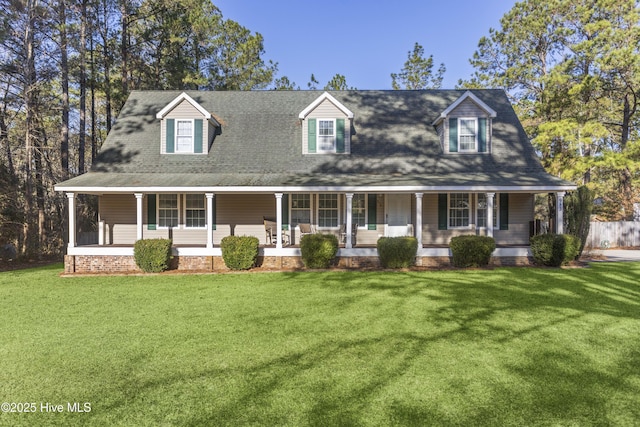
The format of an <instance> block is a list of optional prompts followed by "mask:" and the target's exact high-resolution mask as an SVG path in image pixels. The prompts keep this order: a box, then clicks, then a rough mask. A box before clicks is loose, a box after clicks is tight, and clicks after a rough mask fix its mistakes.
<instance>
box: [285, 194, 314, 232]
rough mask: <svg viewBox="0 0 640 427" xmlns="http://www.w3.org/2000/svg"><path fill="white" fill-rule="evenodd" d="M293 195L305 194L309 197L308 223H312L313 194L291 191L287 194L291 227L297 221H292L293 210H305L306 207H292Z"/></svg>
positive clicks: (294, 225) (296, 223)
mask: <svg viewBox="0 0 640 427" xmlns="http://www.w3.org/2000/svg"><path fill="white" fill-rule="evenodd" d="M295 196H307V197H309V208H308V210H309V224H313V195H312V194H311V193H292V194H291V195H290V196H289V223H290V225H291V227H296V226H297V225H298V224H300V223H298V222H294V218H293V212H294V211H304V210H307V208H294V207H293V199H294V198H295Z"/></svg>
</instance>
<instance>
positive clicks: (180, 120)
mask: <svg viewBox="0 0 640 427" xmlns="http://www.w3.org/2000/svg"><path fill="white" fill-rule="evenodd" d="M156 118H158V119H160V152H161V153H162V154H207V151H208V149H209V147H210V145H211V143H212V141H213V138H215V135H216V128H220V123H219V122H218V121H217V120H216V119H215V118H214V117H213V116H212V115H211V113H210V112H208V111H207V110H206V109H205V108H203V107H202V106H201V105H200V104H198V103H197V102H196V101H195V100H194V99H193V98H191V97H190V96H189V95H187V94H186V93H184V92H182V93H181V94H180V95H179V96H177V97H176V98H174V99H173V101H171V102H170V103H169V104H167V105H166V106H165V107H164V108H163V109H162V110H160V111H159V112H158V113H157V114H156Z"/></svg>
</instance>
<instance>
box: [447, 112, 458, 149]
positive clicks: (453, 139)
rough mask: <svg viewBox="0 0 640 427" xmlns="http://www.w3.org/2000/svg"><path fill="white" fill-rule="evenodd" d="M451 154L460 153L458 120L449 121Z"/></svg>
mask: <svg viewBox="0 0 640 427" xmlns="http://www.w3.org/2000/svg"><path fill="white" fill-rule="evenodd" d="M449 152H451V153H457V152H458V119H453V118H452V119H449Z"/></svg>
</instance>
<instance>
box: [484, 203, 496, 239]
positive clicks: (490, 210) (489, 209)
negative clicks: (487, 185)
mask: <svg viewBox="0 0 640 427" xmlns="http://www.w3.org/2000/svg"><path fill="white" fill-rule="evenodd" d="M485 197H486V198H487V236H488V237H493V205H494V203H495V200H494V199H495V197H496V193H486V194H485Z"/></svg>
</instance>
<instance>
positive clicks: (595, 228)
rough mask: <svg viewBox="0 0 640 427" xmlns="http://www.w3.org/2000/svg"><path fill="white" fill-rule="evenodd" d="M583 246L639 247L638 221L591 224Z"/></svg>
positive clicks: (639, 230) (639, 231) (639, 223)
mask: <svg viewBox="0 0 640 427" xmlns="http://www.w3.org/2000/svg"><path fill="white" fill-rule="evenodd" d="M585 246H586V247H587V248H607V247H609V248H618V247H640V221H617V222H592V223H591V229H590V230H589V237H587V244H586V245H585Z"/></svg>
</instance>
